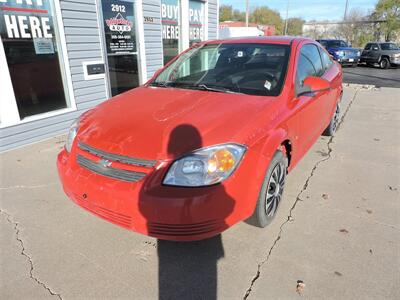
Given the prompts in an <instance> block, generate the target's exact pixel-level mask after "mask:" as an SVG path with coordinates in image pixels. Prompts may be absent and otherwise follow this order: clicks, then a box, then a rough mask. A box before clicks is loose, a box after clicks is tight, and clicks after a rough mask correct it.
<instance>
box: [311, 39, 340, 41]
mask: <svg viewBox="0 0 400 300" xmlns="http://www.w3.org/2000/svg"><path fill="white" fill-rule="evenodd" d="M317 41H324V42H331V41H343V40H338V39H318V40H317Z"/></svg>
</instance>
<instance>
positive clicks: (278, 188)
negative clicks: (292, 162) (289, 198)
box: [265, 163, 286, 217]
mask: <svg viewBox="0 0 400 300" xmlns="http://www.w3.org/2000/svg"><path fill="white" fill-rule="evenodd" d="M285 177H286V170H285V166H284V164H283V163H279V164H277V165H276V166H275V168H274V170H273V171H272V174H271V176H270V178H269V181H268V186H267V195H266V201H265V212H266V214H267V216H268V217H272V216H274V215H275V213H276V211H277V209H278V205H279V202H280V201H281V199H282V193H283V188H284V186H285Z"/></svg>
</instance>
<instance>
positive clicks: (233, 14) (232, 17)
mask: <svg viewBox="0 0 400 300" xmlns="http://www.w3.org/2000/svg"><path fill="white" fill-rule="evenodd" d="M245 20H246V13H245V12H242V11H240V10H238V9H233V8H232V5H221V6H220V7H219V21H220V22H224V21H241V22H244V21H245Z"/></svg>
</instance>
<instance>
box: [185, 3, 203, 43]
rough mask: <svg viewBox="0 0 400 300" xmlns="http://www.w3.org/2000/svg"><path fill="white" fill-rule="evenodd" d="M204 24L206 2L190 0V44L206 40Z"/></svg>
mask: <svg viewBox="0 0 400 300" xmlns="http://www.w3.org/2000/svg"><path fill="white" fill-rule="evenodd" d="M204 24H205V5H204V2H203V1H199V0H189V45H192V44H193V43H196V42H200V41H204Z"/></svg>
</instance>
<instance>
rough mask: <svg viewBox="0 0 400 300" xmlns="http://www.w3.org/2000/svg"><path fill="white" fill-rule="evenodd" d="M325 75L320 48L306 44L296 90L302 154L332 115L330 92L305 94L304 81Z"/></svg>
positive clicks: (300, 54) (296, 77) (297, 67)
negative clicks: (307, 78)
mask: <svg viewBox="0 0 400 300" xmlns="http://www.w3.org/2000/svg"><path fill="white" fill-rule="evenodd" d="M323 74H324V68H323V66H322V61H321V56H320V54H319V51H318V47H317V46H316V45H314V44H305V45H303V46H302V47H301V49H300V51H299V53H298V60H297V66H296V75H295V90H296V99H295V101H296V103H297V108H296V109H297V117H298V121H299V132H298V139H300V143H299V144H300V145H301V147H302V152H303V153H305V152H307V151H308V149H309V148H310V147H311V146H312V145H313V144H314V142H315V140H316V139H317V138H318V137H319V136H320V135H321V133H322V131H323V130H324V129H325V127H326V120H327V118H328V116H329V115H330V112H329V105H327V103H326V101H329V97H330V93H329V91H320V92H316V93H304V92H305V91H306V90H307V87H306V86H304V79H305V78H306V77H308V76H317V77H321V76H322V75H323Z"/></svg>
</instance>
